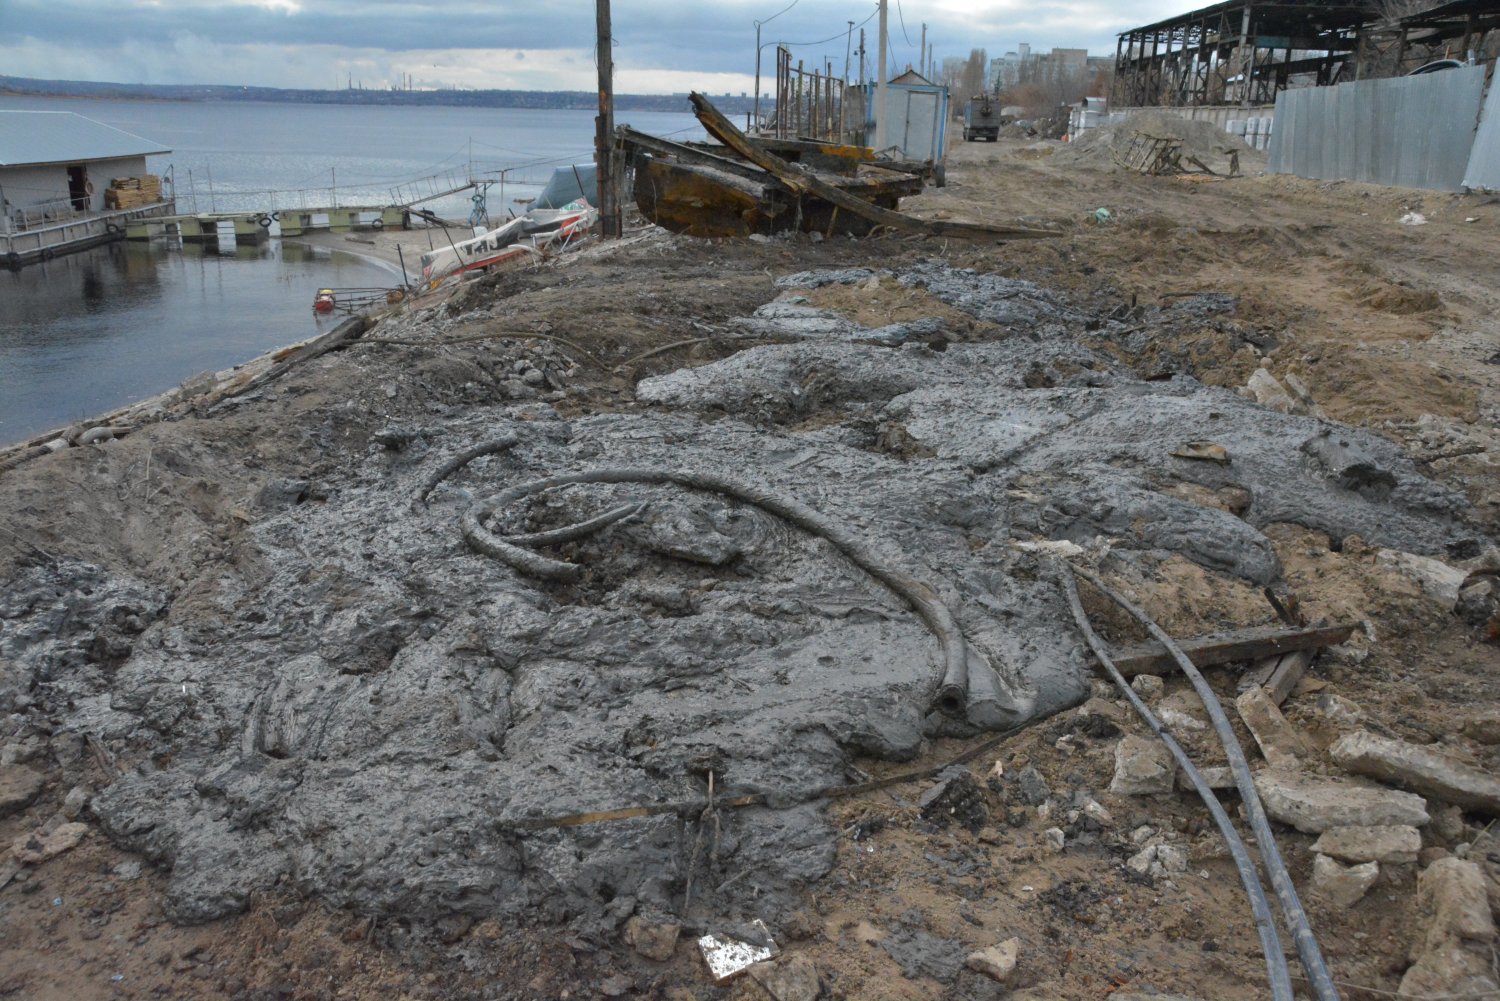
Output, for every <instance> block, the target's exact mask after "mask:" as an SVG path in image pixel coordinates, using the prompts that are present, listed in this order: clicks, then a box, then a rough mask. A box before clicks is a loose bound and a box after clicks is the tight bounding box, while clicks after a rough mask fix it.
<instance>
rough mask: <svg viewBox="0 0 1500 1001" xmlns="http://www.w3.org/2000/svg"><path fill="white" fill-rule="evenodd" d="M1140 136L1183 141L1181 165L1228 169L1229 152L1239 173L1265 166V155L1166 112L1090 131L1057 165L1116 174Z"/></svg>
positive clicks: (1144, 113) (1139, 115) (1210, 125)
mask: <svg viewBox="0 0 1500 1001" xmlns="http://www.w3.org/2000/svg"><path fill="white" fill-rule="evenodd" d="M1141 136H1148V137H1151V138H1157V139H1161V138H1169V137H1170V138H1173V139H1180V140H1182V161H1183V163H1184V165H1186V164H1187V162H1188V158H1189V157H1194V158H1196V159H1198V160H1201V161H1203V163H1205V164H1207V165H1208V166H1209V167H1210V168H1212V169H1213V170H1216V171H1217V170H1220V168H1221V166H1223V167H1225V168H1226V169H1227V165H1228V161H1229V154H1230V153H1232V152H1233V153H1238V154H1239V155H1240V169H1241V170H1249V169H1252V168H1258V167H1263V166H1264V165H1265V154H1264V153H1260V152H1258V151H1256V150H1254V149H1252V148H1251V147H1249V146H1247V145H1245V143H1244V142H1243V141H1241V140H1239V139H1236V138H1235V137H1234V136H1232V135H1230V134H1229V133H1228V132H1225V131H1224V130H1223V129H1221V128H1219V127H1218V126H1216V125H1214V124H1213V123H1212V122H1203V121H1195V120H1193V119H1189V118H1182V117H1180V116H1178V115H1174V114H1170V113H1168V112H1165V111H1142V112H1137V113H1136V114H1134V115H1131V116H1130V117H1129V118H1127V119H1125V120H1124V121H1123V122H1116V123H1114V124H1112V125H1104V126H1100V127H1099V128H1097V129H1089V130H1088V131H1086V132H1083V133H1082V134H1080V135H1079V136H1078V137H1077V138H1075V139H1074V140H1073V141H1072V142H1070V143H1069V144H1068V145H1067V147H1066V148H1064V149H1061V150H1058V152H1057V154H1056V156H1057V162H1058V163H1069V164H1077V165H1078V166H1081V167H1093V168H1096V169H1099V170H1116V169H1118V168H1119V166H1120V163H1119V161H1120V159H1121V158H1123V157H1124V156H1126V155H1127V153H1129V151H1130V149H1131V147H1132V146H1134V145H1135V144H1136V143H1137V142H1138V141H1139V137H1141Z"/></svg>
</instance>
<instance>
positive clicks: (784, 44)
mask: <svg viewBox="0 0 1500 1001" xmlns="http://www.w3.org/2000/svg"><path fill="white" fill-rule="evenodd" d="M878 13H880V11H879V9H878V8H877V9H876V10H875V11H874V12H873V13H871V14H870V16H869V17H867V18H865V19H864V20H863V21H861V22H859V23H858V24H856V25H855V26H854V27H855V28H863V27H864V26H865V25H867V24H869V23H870V22H871V21H873V20H874V19H875V14H878ZM852 30H853V29H851V28H845V29H844V33H845V35H847V34H848V33H849V32H850V31H852ZM838 37H839V36H837V35H830V36H829V37H827V38H820V39H818V40H817V41H816V42H777V43H776V44H777V45H780V46H781V47H782V48H787V49H791V48H798V47H801V46H805V45H827V44H828V43H829V42H834V41H837V40H838ZM766 44H767V45H770V44H771V43H770V42H767V43H766Z"/></svg>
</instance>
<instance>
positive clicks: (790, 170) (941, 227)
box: [689, 93, 1062, 240]
mask: <svg viewBox="0 0 1500 1001" xmlns="http://www.w3.org/2000/svg"><path fill="white" fill-rule="evenodd" d="M689 100H691V101H692V102H693V111H694V113H695V114H697V116H698V120H699V121H700V122H702V123H703V127H704V128H705V129H707V130H708V132H709V134H710V135H712V136H713V137H714V138H716V139H718V140H719V141H720V142H722V143H723V144H724V145H725V146H728V147H729V148H730V149H732V150H734V151H735V152H736V153H738V154H739V155H740V156H742V157H744V158H745V159H746V160H749V161H750V162H751V163H753V164H755V165H756V166H757V167H761V168H763V169H764V170H768V171H770V172H771V173H772V174H774V175H775V176H776V177H777V178H778V179H779V180H780V181H781V182H782V183H783V184H785V185H786V186H787V187H788V188H791V189H792V190H793V191H795V192H796V193H797V194H800V195H816V196H817V197H819V198H822V199H823V200H825V201H828V202H832V203H833V204H834V205H837V206H838V207H839V208H841V209H844V210H845V211H847V212H853V213H854V214H856V215H858V216H860V217H862V218H865V219H869V220H870V221H871V222H873V223H876V224H877V225H881V226H889V227H891V228H892V229H899V230H904V231H906V232H909V233H921V234H924V235H927V236H954V237H961V238H963V239H969V240H1000V239H1042V238H1047V237H1055V236H1061V235H1062V234H1061V233H1060V232H1057V231H1054V230H1045V229H1032V228H1030V227H1027V226H990V225H986V224H984V223H974V222H948V221H945V220H934V219H917V218H914V217H912V216H908V215H903V214H902V213H900V212H896V211H894V210H892V209H887V208H881V207H880V206H878V205H872V204H870V203H869V202H867V201H864V200H863V199H861V198H857V197H855V196H854V195H851V194H849V193H848V192H846V191H841V190H839V189H838V188H836V187H834V186H833V185H831V184H829V183H828V182H826V181H824V180H821V179H820V178H818V177H815V176H813V175H812V174H808V173H805V172H803V171H800V170H798V169H797V168H796V167H794V166H792V165H791V164H789V163H787V162H786V161H785V160H783V159H781V158H780V157H778V156H775V155H773V154H771V153H768V152H767V151H765V150H763V149H761V148H760V147H758V146H756V145H755V144H754V143H752V142H750V140H749V139H748V138H746V136H745V134H744V133H743V132H741V131H740V130H739V129H738V128H736V127H735V125H734V123H733V122H731V121H730V120H729V119H727V118H725V117H724V115H723V114H722V113H721V112H720V111H719V109H718V108H715V107H714V106H713V105H712V104H710V103H709V102H708V99H707V98H705V97H704V96H703V95H702V94H697V93H694V94H692V95H690V96H689Z"/></svg>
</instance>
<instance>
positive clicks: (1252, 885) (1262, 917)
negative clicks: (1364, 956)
mask: <svg viewBox="0 0 1500 1001" xmlns="http://www.w3.org/2000/svg"><path fill="white" fill-rule="evenodd" d="M1062 582H1063V590H1064V591H1065V592H1066V593H1067V595H1068V606H1069V607H1070V608H1072V610H1073V621H1074V622H1076V623H1078V630H1079V632H1081V633H1083V638H1084V640H1085V641H1087V643H1088V645H1089V649H1090V650H1092V651H1094V656H1095V657H1096V658H1098V660H1099V664H1100V666H1102V667H1103V668H1104V671H1105V673H1106V674H1108V675H1109V677H1110V680H1112V681H1113V682H1114V683H1115V687H1117V688H1118V689H1119V690H1120V692H1121V694H1123V695H1124V696H1125V698H1126V699H1127V700H1128V701H1129V702H1130V704H1131V706H1133V707H1134V708H1135V711H1136V713H1137V714H1138V715H1139V716H1140V717H1141V719H1143V720H1145V721H1146V725H1147V726H1148V727H1150V728H1151V732H1152V733H1154V734H1156V736H1157V737H1159V738H1160V739H1161V742H1162V743H1163V744H1166V745H1167V750H1168V751H1170V752H1171V753H1172V758H1173V760H1174V761H1176V762H1177V767H1179V768H1181V769H1182V772H1183V774H1184V775H1186V776H1187V777H1188V780H1189V781H1191V782H1192V783H1193V788H1194V789H1195V790H1196V791H1197V793H1198V796H1199V798H1200V799H1202V800H1203V805H1204V806H1206V807H1208V812H1209V813H1210V814H1212V816H1213V818H1214V823H1215V824H1216V825H1218V828H1219V833H1220V834H1222V835H1223V836H1224V841H1225V843H1226V844H1227V845H1228V846H1229V854H1230V855H1231V856H1232V857H1233V859H1234V867H1235V868H1236V869H1238V870H1239V873H1240V882H1241V883H1242V884H1244V887H1245V895H1246V896H1248V897H1249V898H1250V911H1251V913H1252V914H1254V916H1255V930H1256V932H1257V933H1258V934H1259V935H1260V949H1261V952H1262V953H1264V954H1265V957H1266V977H1267V979H1269V980H1270V982H1271V996H1272V998H1274V999H1275V1001H1292V999H1293V997H1294V995H1293V992H1292V975H1291V971H1290V970H1289V969H1287V965H1286V956H1285V955H1283V954H1282V951H1281V938H1280V936H1279V935H1278V934H1277V932H1276V918H1275V915H1273V914H1272V913H1271V902H1270V901H1269V900H1267V899H1266V889H1265V887H1263V886H1262V885H1261V883H1260V873H1259V872H1258V871H1257V870H1256V868H1255V862H1254V861H1253V860H1252V859H1251V858H1250V850H1249V849H1248V848H1246V847H1245V842H1244V839H1243V838H1241V837H1240V832H1239V831H1237V830H1235V828H1234V822H1233V821H1232V820H1230V819H1229V814H1228V813H1226V812H1225V810H1224V806H1223V804H1221V803H1220V802H1219V797H1218V796H1216V795H1215V794H1214V791H1213V790H1212V789H1211V788H1209V785H1208V783H1207V782H1206V781H1205V780H1204V778H1203V774H1202V773H1201V772H1199V771H1198V769H1197V767H1195V766H1194V765H1193V762H1192V760H1191V759H1190V758H1189V757H1188V756H1187V752H1185V751H1184V750H1183V749H1182V745H1180V744H1178V743H1177V741H1176V740H1175V739H1174V738H1173V737H1172V735H1171V734H1170V733H1168V732H1167V730H1166V729H1165V727H1163V726H1162V722H1161V720H1159V719H1157V718H1156V714H1155V713H1153V712H1152V711H1151V709H1150V707H1148V706H1147V705H1146V703H1144V702H1142V701H1141V697H1140V696H1139V695H1137V694H1136V693H1135V690H1134V689H1133V688H1131V687H1130V683H1129V682H1128V681H1126V680H1125V676H1124V675H1122V674H1121V673H1120V671H1119V669H1118V668H1116V667H1115V664H1114V661H1113V660H1111V659H1110V656H1109V650H1108V648H1107V647H1106V646H1105V645H1104V641H1103V640H1101V639H1100V638H1099V634H1098V633H1096V632H1094V627H1093V626H1092V625H1091V624H1090V623H1089V618H1088V615H1086V614H1085V613H1084V611H1083V603H1082V602H1081V601H1079V600H1078V584H1077V582H1076V581H1075V580H1074V579H1073V575H1072V573H1068V572H1065V573H1064V575H1063V578H1062Z"/></svg>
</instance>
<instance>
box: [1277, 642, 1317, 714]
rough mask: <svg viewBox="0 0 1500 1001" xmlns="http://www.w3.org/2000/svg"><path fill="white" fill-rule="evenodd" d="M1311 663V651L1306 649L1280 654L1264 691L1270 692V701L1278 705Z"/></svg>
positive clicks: (1290, 692)
mask: <svg viewBox="0 0 1500 1001" xmlns="http://www.w3.org/2000/svg"><path fill="white" fill-rule="evenodd" d="M1311 663H1312V653H1311V652H1310V651H1308V650H1298V651H1297V652H1296V653H1289V654H1285V655H1284V656H1282V658H1281V660H1279V661H1278V662H1277V664H1276V670H1274V671H1272V672H1271V677H1270V680H1268V681H1267V682H1266V691H1267V692H1268V693H1269V694H1270V696H1271V701H1272V702H1274V703H1276V704H1277V705H1278V706H1279V705H1281V704H1282V703H1283V702H1285V701H1286V697H1287V696H1288V695H1290V694H1292V689H1293V688H1296V687H1297V682H1299V681H1301V680H1302V675H1303V674H1304V673H1306V671H1307V667H1308V665H1309V664H1311Z"/></svg>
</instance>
